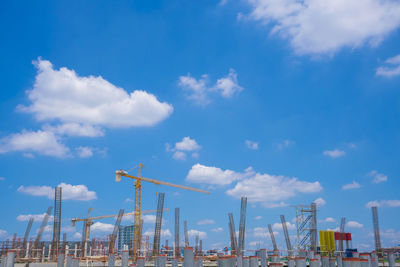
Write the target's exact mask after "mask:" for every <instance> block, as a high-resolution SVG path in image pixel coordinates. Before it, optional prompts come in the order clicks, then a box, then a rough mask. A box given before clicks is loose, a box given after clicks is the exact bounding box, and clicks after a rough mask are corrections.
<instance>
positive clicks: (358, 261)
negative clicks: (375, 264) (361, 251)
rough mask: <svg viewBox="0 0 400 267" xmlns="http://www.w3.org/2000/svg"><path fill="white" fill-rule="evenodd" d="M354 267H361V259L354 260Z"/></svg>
mask: <svg viewBox="0 0 400 267" xmlns="http://www.w3.org/2000/svg"><path fill="white" fill-rule="evenodd" d="M357 254H358V253H357ZM353 267H361V262H360V258H353Z"/></svg>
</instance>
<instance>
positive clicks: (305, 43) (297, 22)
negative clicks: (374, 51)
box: [248, 0, 400, 54]
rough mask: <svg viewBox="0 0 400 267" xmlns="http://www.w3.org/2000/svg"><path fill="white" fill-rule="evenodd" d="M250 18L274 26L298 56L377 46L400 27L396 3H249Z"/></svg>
mask: <svg viewBox="0 0 400 267" xmlns="http://www.w3.org/2000/svg"><path fill="white" fill-rule="evenodd" d="M248 2H249V4H250V5H251V7H252V12H251V14H250V17H251V18H252V19H254V20H256V21H260V22H261V23H263V24H264V25H267V24H271V25H273V27H272V30H271V34H279V35H280V36H281V37H282V38H285V39H289V40H290V44H291V46H292V47H293V48H294V50H295V52H296V53H297V54H333V53H335V52H337V51H338V50H340V49H341V48H344V47H348V48H356V47H360V46H362V45H364V44H365V43H369V44H370V45H371V46H376V45H378V44H379V43H380V42H381V41H382V40H383V39H384V38H385V37H386V36H387V35H388V34H389V33H391V32H393V31H394V30H396V29H397V28H398V27H399V25H400V3H399V2H398V1H394V0H387V1H381V0H357V1H346V0H335V1H318V0H305V1H299V0H248Z"/></svg>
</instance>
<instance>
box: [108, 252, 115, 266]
mask: <svg viewBox="0 0 400 267" xmlns="http://www.w3.org/2000/svg"><path fill="white" fill-rule="evenodd" d="M114 265H115V254H114V253H110V254H108V267H114Z"/></svg>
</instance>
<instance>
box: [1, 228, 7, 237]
mask: <svg viewBox="0 0 400 267" xmlns="http://www.w3.org/2000/svg"><path fill="white" fill-rule="evenodd" d="M7 235H8V233H7V231H6V230H2V229H0V238H4V237H6V236H7Z"/></svg>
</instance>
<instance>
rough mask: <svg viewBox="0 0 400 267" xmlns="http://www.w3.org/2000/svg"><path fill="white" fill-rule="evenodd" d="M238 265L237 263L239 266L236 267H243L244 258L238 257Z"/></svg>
mask: <svg viewBox="0 0 400 267" xmlns="http://www.w3.org/2000/svg"><path fill="white" fill-rule="evenodd" d="M236 263H237V265H236V266H237V267H243V257H242V256H237V258H236Z"/></svg>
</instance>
